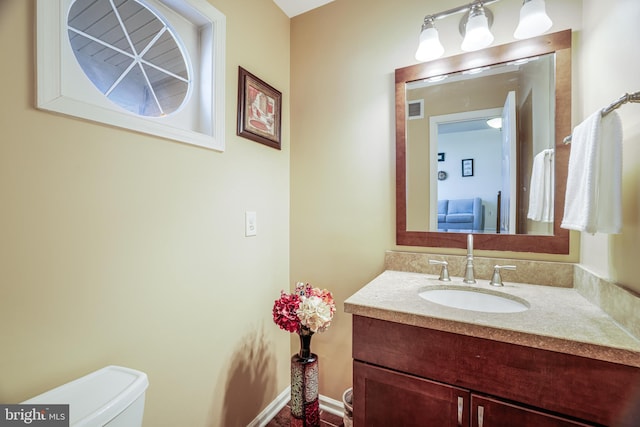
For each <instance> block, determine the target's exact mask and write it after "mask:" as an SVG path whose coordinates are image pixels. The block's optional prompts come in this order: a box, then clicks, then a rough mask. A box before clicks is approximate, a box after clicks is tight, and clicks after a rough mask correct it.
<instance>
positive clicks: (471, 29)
mask: <svg viewBox="0 0 640 427" xmlns="http://www.w3.org/2000/svg"><path fill="white" fill-rule="evenodd" d="M498 1H500V0H474V1H473V2H471V3H468V4H465V5H462V6H458V7H454V8H452V9H449V10H445V11H444V12H438V13H435V14H431V15H427V16H425V17H424V21H423V23H422V28H421V30H420V38H419V44H418V50H417V51H416V55H415V56H416V59H417V60H418V61H420V62H425V61H431V60H434V59H437V58H439V57H441V56H442V55H443V54H444V46H443V45H442V43H441V42H440V37H439V34H438V29H437V28H436V26H435V21H436V20H438V19H443V18H446V17H448V16H451V15H456V14H458V13H465V15H464V16H463V18H462V20H461V21H460V33H461V34H462V36H463V41H462V45H461V49H462V50H464V51H466V52H469V51H475V50H479V49H483V48H485V47H487V46H490V45H491V43H493V39H494V37H493V34H491V31H490V28H491V24H492V22H493V14H492V13H491V10H489V8H487V7H486V6H487V5H489V4H492V3H496V2H498ZM551 25H552V22H551V19H550V18H549V16H548V15H547V13H546V11H545V2H544V0H523V4H522V8H521V9H520V21H519V23H518V26H517V28H516V30H515V33H514V37H515V38H517V39H524V38H529V37H534V36H538V35H540V34H543V33H544V32H546V31H547V30H549V29H550V28H551Z"/></svg>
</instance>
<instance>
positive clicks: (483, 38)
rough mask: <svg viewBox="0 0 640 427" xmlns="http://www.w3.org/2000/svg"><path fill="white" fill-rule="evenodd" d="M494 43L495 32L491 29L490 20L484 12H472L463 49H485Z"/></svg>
mask: <svg viewBox="0 0 640 427" xmlns="http://www.w3.org/2000/svg"><path fill="white" fill-rule="evenodd" d="M491 43H493V34H491V31H489V21H488V20H487V17H486V15H485V14H484V12H481V11H480V12H479V13H471V15H470V16H469V20H468V21H467V25H466V30H465V34H464V40H462V46H460V47H461V49H462V50H464V51H465V52H471V51H474V50H479V49H484V48H485V47H487V46H489V45H490V44H491Z"/></svg>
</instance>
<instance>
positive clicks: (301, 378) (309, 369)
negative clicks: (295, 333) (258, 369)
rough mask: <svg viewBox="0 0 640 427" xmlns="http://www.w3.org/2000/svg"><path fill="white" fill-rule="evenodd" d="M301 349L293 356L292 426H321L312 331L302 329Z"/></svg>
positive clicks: (316, 358) (316, 360)
mask: <svg viewBox="0 0 640 427" xmlns="http://www.w3.org/2000/svg"><path fill="white" fill-rule="evenodd" d="M299 335H300V351H299V352H298V353H297V354H294V355H293V356H292V357H291V427H319V426H320V403H319V400H318V356H316V355H315V354H313V353H311V336H312V335H313V332H311V331H310V330H309V329H307V328H303V329H302V330H301V331H300V334H299Z"/></svg>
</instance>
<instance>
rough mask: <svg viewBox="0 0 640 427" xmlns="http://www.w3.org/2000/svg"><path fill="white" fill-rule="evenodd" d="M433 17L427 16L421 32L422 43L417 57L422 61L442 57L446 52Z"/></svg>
mask: <svg viewBox="0 0 640 427" xmlns="http://www.w3.org/2000/svg"><path fill="white" fill-rule="evenodd" d="M433 21H434V19H433V17H431V16H426V17H425V18H424V22H423V24H422V31H421V32H420V44H419V45H418V50H417V51H416V59H417V60H418V61H420V62H425V61H431V60H433V59H436V58H440V57H441V56H442V54H443V53H444V47H443V46H442V43H440V37H439V36H438V30H436V27H435V25H434V24H433Z"/></svg>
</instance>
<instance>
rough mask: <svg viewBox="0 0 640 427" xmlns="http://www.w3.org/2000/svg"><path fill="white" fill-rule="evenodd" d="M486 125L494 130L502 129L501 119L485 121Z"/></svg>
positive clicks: (495, 118)
mask: <svg viewBox="0 0 640 427" xmlns="http://www.w3.org/2000/svg"><path fill="white" fill-rule="evenodd" d="M487 124H488V125H489V126H490V127H492V128H494V129H502V117H494V118H492V119H489V120H487Z"/></svg>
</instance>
